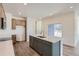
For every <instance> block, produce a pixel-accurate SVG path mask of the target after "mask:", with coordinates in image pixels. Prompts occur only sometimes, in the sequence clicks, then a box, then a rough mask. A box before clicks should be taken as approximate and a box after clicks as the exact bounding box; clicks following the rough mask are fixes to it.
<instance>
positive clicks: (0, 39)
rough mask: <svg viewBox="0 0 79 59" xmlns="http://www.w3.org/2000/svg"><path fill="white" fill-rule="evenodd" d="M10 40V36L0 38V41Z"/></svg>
mask: <svg viewBox="0 0 79 59" xmlns="http://www.w3.org/2000/svg"><path fill="white" fill-rule="evenodd" d="M7 40H10V38H0V41H7Z"/></svg>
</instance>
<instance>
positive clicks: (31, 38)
mask: <svg viewBox="0 0 79 59" xmlns="http://www.w3.org/2000/svg"><path fill="white" fill-rule="evenodd" d="M29 45H30V47H33V37H32V36H30V40H29Z"/></svg>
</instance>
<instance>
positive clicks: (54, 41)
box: [29, 35, 61, 56]
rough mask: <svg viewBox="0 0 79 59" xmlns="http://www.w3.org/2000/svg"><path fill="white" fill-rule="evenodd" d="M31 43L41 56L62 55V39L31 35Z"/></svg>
mask: <svg viewBox="0 0 79 59" xmlns="http://www.w3.org/2000/svg"><path fill="white" fill-rule="evenodd" d="M29 45H30V47H31V48H32V49H34V50H35V51H36V52H37V53H39V54H40V55H41V56H60V55H61V39H59V38H49V37H47V38H45V37H44V38H43V37H38V36H32V35H30V41H29Z"/></svg>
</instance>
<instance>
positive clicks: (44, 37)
mask: <svg viewBox="0 0 79 59" xmlns="http://www.w3.org/2000/svg"><path fill="white" fill-rule="evenodd" d="M37 37H40V38H46V37H44V36H37Z"/></svg>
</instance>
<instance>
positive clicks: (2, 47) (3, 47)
mask: <svg viewBox="0 0 79 59" xmlns="http://www.w3.org/2000/svg"><path fill="white" fill-rule="evenodd" d="M0 56H14V49H13V44H12V40H7V41H0Z"/></svg>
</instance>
